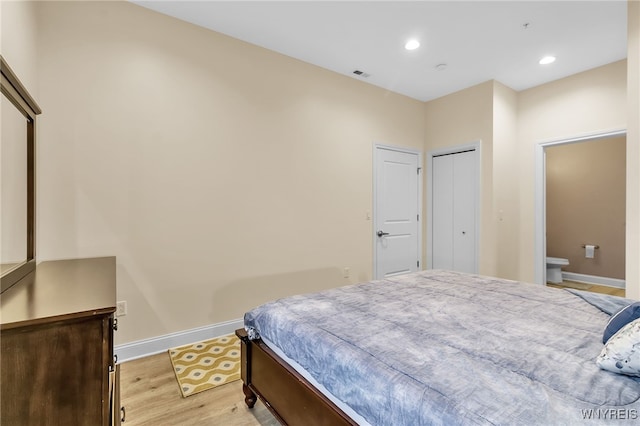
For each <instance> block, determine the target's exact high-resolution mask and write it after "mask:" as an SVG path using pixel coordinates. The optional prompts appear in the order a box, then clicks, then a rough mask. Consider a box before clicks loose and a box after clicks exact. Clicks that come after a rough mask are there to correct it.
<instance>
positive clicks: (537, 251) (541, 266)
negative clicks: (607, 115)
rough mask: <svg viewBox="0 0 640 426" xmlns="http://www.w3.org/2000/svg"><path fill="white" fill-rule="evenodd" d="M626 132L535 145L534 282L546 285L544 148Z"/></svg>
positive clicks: (620, 134)
mask: <svg viewBox="0 0 640 426" xmlns="http://www.w3.org/2000/svg"><path fill="white" fill-rule="evenodd" d="M626 134H627V130H626V129H615V130H610V131H605V132H596V133H589V134H585V135H581V136H573V137H569V138H561V139H552V140H546V141H540V142H538V143H537V144H536V145H535V195H534V196H535V207H534V208H535V224H534V226H535V228H534V229H535V231H534V232H535V238H534V239H535V241H534V256H533V257H534V266H533V269H534V282H535V283H536V284H542V285H546V282H547V261H546V257H547V256H546V252H547V238H546V233H547V220H546V211H547V203H546V196H547V193H546V160H545V150H546V149H547V148H549V147H552V146H558V145H567V144H571V143H576V142H587V141H595V140H598V139H605V138H610V137H616V136H624V135H626Z"/></svg>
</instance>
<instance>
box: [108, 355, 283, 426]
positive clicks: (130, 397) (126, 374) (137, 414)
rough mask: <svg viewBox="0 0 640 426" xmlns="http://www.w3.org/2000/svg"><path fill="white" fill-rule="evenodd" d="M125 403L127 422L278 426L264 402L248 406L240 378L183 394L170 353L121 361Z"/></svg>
mask: <svg viewBox="0 0 640 426" xmlns="http://www.w3.org/2000/svg"><path fill="white" fill-rule="evenodd" d="M120 392H121V405H122V406H124V407H125V410H126V422H125V423H124V425H127V426H139V425H149V426H151V425H153V426H156V425H163V426H164V425H166V426H173V425H185V426H189V425H225V426H226V425H233V426H236V425H237V426H256V425H258V426H277V425H279V423H278V421H277V420H276V419H275V417H273V415H271V413H270V412H269V410H267V408H266V407H265V406H264V405H263V404H262V403H260V402H258V403H257V404H256V405H255V407H254V408H253V409H249V408H247V406H246V405H245V403H244V395H243V393H242V382H241V381H240V380H238V381H235V382H232V383H228V384H226V385H223V386H219V387H217V388H214V389H210V390H207V391H204V392H200V393H198V394H195V395H192V396H190V397H188V398H183V397H182V395H181V393H180V389H179V387H178V382H177V381H176V378H175V375H174V373H173V368H172V367H171V361H170V359H169V355H168V354H167V353H161V354H157V355H153V356H149V357H145V358H141V359H137V360H134V361H129V362H125V363H122V364H121V365H120Z"/></svg>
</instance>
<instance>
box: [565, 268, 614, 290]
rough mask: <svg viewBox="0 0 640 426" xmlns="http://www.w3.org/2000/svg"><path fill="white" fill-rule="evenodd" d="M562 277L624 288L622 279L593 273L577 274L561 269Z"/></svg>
mask: <svg viewBox="0 0 640 426" xmlns="http://www.w3.org/2000/svg"><path fill="white" fill-rule="evenodd" d="M562 279H564V280H569V281H578V282H581V283H587V284H597V285H604V286H607V287H615V288H626V283H625V281H624V280H620V279H617V278H607V277H598V276H595V275H586V274H578V273H575V272H565V271H562Z"/></svg>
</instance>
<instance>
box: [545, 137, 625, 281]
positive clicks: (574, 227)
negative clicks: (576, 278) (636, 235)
mask: <svg viewBox="0 0 640 426" xmlns="http://www.w3.org/2000/svg"><path fill="white" fill-rule="evenodd" d="M626 143H627V141H626V138H625V137H611V138H607V139H600V140H596V141H589V142H582V143H574V144H566V145H559V146H552V147H549V148H547V149H546V178H547V179H546V187H547V205H546V213H547V215H546V216H547V220H546V224H547V255H548V256H553V257H561V258H567V259H568V260H569V266H566V267H565V268H564V270H565V271H568V272H575V273H579V274H586V275H595V276H599V277H607V278H617V279H621V280H624V278H625V276H624V273H625V215H626V213H625V198H626V191H625V187H626V183H625V181H626V155H625V153H626ZM583 244H593V245H597V246H598V247H599V248H598V249H597V250H595V256H594V258H592V259H590V258H586V257H585V249H584V248H582V247H581V246H582V245H583Z"/></svg>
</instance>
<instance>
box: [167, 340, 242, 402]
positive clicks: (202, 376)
mask: <svg viewBox="0 0 640 426" xmlns="http://www.w3.org/2000/svg"><path fill="white" fill-rule="evenodd" d="M169 357H170V358H171V364H172V365H173V371H174V372H175V373H176V379H177V380H178V384H179V385H180V391H181V392H182V396H183V397H185V398H186V397H188V396H191V395H193V394H196V393H198V392H202V391H205V390H207V389H211V388H214V387H216V386H220V385H224V384H225V383H229V382H233V381H235V380H239V379H240V340H238V338H237V337H236V336H235V334H229V335H227V336H222V337H218V338H215V339H210V340H205V341H203V342H199V343H195V344H193V345H187V346H180V347H178V348H173V349H169Z"/></svg>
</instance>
